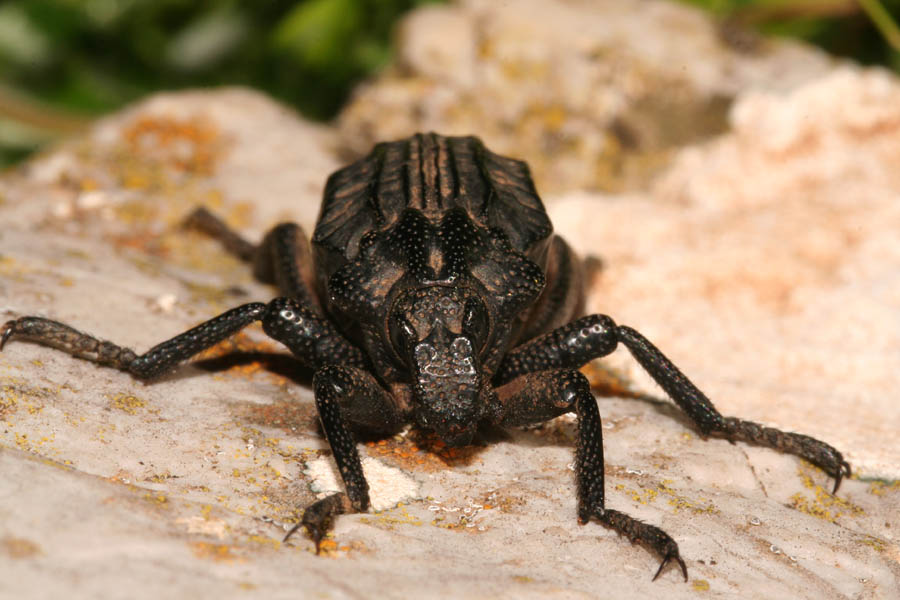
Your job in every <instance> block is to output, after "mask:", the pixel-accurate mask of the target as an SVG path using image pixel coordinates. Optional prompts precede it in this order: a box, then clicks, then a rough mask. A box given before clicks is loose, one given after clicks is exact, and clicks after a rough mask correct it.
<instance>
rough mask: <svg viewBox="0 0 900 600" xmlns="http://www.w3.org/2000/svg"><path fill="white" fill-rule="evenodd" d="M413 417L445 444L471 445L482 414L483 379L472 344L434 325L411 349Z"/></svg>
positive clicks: (466, 339)
mask: <svg viewBox="0 0 900 600" xmlns="http://www.w3.org/2000/svg"><path fill="white" fill-rule="evenodd" d="M413 360H414V363H415V376H416V384H415V398H416V415H417V420H418V423H419V425H420V426H423V427H427V428H429V429H432V430H434V431H435V433H437V434H438V435H439V436H440V437H441V439H442V440H444V442H446V443H447V444H449V445H452V446H462V445H466V444H468V443H470V442H471V440H472V437H473V436H474V434H475V430H476V428H477V425H478V421H479V420H481V418H482V416H483V413H484V408H485V407H484V403H483V402H482V401H481V395H482V394H481V391H482V389H481V388H482V387H483V386H482V378H481V374H480V372H479V369H478V366H477V362H476V356H475V352H474V349H473V347H472V342H471V341H470V340H469V339H468V338H467V337H465V336H460V335H455V334H453V333H451V332H450V331H448V330H447V329H446V328H444V327H443V326H440V325H437V326H435V328H434V329H433V330H432V331H431V333H430V334H429V335H428V336H427V337H426V338H425V339H424V340H423V341H421V342H419V343H418V344H416V345H415V347H414V348H413Z"/></svg>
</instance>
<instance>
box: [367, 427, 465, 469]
mask: <svg viewBox="0 0 900 600" xmlns="http://www.w3.org/2000/svg"><path fill="white" fill-rule="evenodd" d="M366 446H367V447H368V454H369V456H373V457H381V458H385V459H387V460H388V461H389V462H392V463H394V464H395V465H397V466H398V467H400V468H405V469H415V468H419V469H425V470H434V469H445V468H447V467H453V466H456V465H468V464H470V463H471V462H472V460H473V458H474V457H475V456H476V455H477V454H478V453H479V452H480V451H481V449H480V448H479V447H478V446H464V447H460V448H454V447H450V446H447V444H445V443H444V442H443V441H442V440H441V439H440V438H438V437H437V436H436V435H434V434H430V433H425V432H421V431H413V432H412V433H410V435H408V436H394V437H392V438H388V439H384V440H379V441H377V442H367V443H366Z"/></svg>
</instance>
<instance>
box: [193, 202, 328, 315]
mask: <svg viewBox="0 0 900 600" xmlns="http://www.w3.org/2000/svg"><path fill="white" fill-rule="evenodd" d="M184 225H185V226H186V227H190V228H192V229H196V230H198V231H202V232H203V233H205V234H207V235H209V236H210V237H212V238H214V239H216V240H218V241H219V242H220V243H221V244H222V246H223V247H224V248H225V250H227V251H228V252H229V253H230V254H232V255H234V256H235V257H237V258H239V259H241V260H242V261H244V262H248V263H251V264H252V265H253V275H254V276H255V277H256V278H257V279H258V280H260V281H261V282H263V283H271V284H275V285H277V286H278V290H279V292H280V293H281V295H282V296H287V297H289V298H296V299H297V300H300V301H301V302H302V303H304V304H305V305H307V306H309V307H311V308H312V309H314V310H315V311H316V312H318V313H320V314H321V312H322V310H321V305H320V303H319V299H318V297H317V295H316V293H315V291H314V290H315V277H314V276H313V264H312V254H311V253H310V251H309V244H308V242H307V238H306V234H305V233H304V232H303V228H301V227H300V226H299V225H297V224H295V223H281V224H280V225H276V226H275V227H273V228H272V229H270V230H269V232H268V233H267V234H266V235H265V237H263V240H262V242H260V243H259V244H258V245H255V244H253V243H251V242H249V241H247V240H246V239H245V238H244V237H243V236H241V234H239V233H238V232H236V231H234V230H233V229H231V228H230V227H229V226H228V225H227V224H225V223H224V222H223V221H222V220H221V219H219V218H218V217H217V216H216V215H214V214H213V213H211V212H209V211H208V210H206V209H205V208H203V207H202V206H201V207H199V208H197V209H196V210H194V212H192V213H191V214H190V215H188V217H187V219H185V221H184Z"/></svg>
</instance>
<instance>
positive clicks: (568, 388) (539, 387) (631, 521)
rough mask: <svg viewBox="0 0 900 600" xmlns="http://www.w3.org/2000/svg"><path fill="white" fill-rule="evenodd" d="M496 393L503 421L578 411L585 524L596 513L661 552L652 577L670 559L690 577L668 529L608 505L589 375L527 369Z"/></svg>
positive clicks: (580, 498) (518, 422) (523, 421)
mask: <svg viewBox="0 0 900 600" xmlns="http://www.w3.org/2000/svg"><path fill="white" fill-rule="evenodd" d="M497 398H498V401H499V404H500V410H499V416H498V417H497V423H498V424H499V425H503V426H515V425H527V424H529V423H540V422H543V421H546V420H548V419H552V418H553V417H556V416H559V415H561V414H563V413H565V412H574V413H575V414H576V416H577V418H578V442H577V446H576V470H575V472H576V477H577V483H578V522H579V523H581V524H582V525H583V524H585V523H587V522H588V521H590V520H591V519H597V520H598V521H600V522H601V523H603V524H604V525H606V526H607V527H610V528H611V529H614V530H615V531H617V532H619V533H620V534H623V535H626V536H627V537H628V538H629V539H630V540H631V541H632V542H633V543H638V544H643V545H646V546H648V547H650V548H651V549H652V550H653V551H654V552H656V553H657V554H658V555H660V556H661V557H662V563H661V564H660V565H659V569H657V571H656V575H654V577H653V579H656V578H657V577H659V574H660V573H662V570H663V568H664V567H665V566H666V565H667V564H668V563H669V562H671V561H675V562H677V563H678V565H679V566H680V567H681V572H682V574H683V575H684V579H685V581H687V566H686V565H685V564H684V560H683V559H682V558H681V555H680V554H679V553H678V544H677V543H676V542H675V540H673V539H672V537H671V536H669V534H667V533H666V532H665V531H663V530H662V529H660V528H659V527H656V526H654V525H650V524H648V523H642V522H641V521H638V520H637V519H635V518H634V517H630V516H628V515H627V514H625V513H623V512H620V511H617V510H611V509H607V508H606V507H605V503H604V473H603V429H602V428H601V423H600V413H599V411H598V410H597V401H596V399H595V398H594V395H593V394H592V393H591V387H590V384H589V383H588V381H587V378H586V377H585V376H584V375H582V374H581V373H579V372H578V371H575V370H572V369H560V370H552V371H540V372H537V373H528V374H525V375H521V376H520V377H517V378H516V379H514V380H513V381H511V382H509V383H507V384H506V385H503V386H501V387H499V388H497Z"/></svg>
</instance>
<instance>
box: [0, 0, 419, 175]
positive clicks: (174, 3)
mask: <svg viewBox="0 0 900 600" xmlns="http://www.w3.org/2000/svg"><path fill="white" fill-rule="evenodd" d="M429 1H435V0H301V1H296V0H259V1H257V2H239V1H237V0H6V1H4V2H2V3H0V81H2V83H0V166H2V164H4V163H8V162H9V161H10V160H13V159H16V158H19V157H20V156H22V155H23V154H24V153H25V152H27V150H28V149H29V148H31V147H33V146H34V145H36V144H38V143H40V142H41V141H43V140H45V139H46V138H47V137H48V134H49V135H53V134H55V133H58V132H59V131H60V130H61V129H62V130H67V129H68V128H69V127H68V126H70V125H71V124H72V121H73V120H75V121H77V118H75V119H73V115H75V116H76V117H77V116H81V117H82V118H84V117H88V116H93V115H97V114H102V113H104V112H107V111H110V110H113V109H116V108H119V107H121V106H122V105H123V104H126V103H128V102H131V101H133V100H136V99H138V98H141V97H142V96H145V95H147V94H149V93H152V92H154V91H156V90H161V89H178V88H185V87H203V86H217V85H248V86H253V87H256V88H260V89H263V90H265V91H267V92H268V93H269V94H272V95H273V96H276V97H278V98H280V99H281V100H283V101H285V102H287V103H289V104H292V105H294V106H295V107H297V108H298V109H299V110H300V111H301V112H302V113H303V114H304V115H306V116H308V117H311V118H314V119H327V118H330V117H332V116H333V115H334V114H335V113H336V112H337V111H338V110H339V109H340V107H341V105H342V104H343V103H344V102H345V100H346V98H347V95H348V94H349V92H350V90H351V89H352V87H353V85H354V84H355V83H357V82H358V81H359V80H360V79H362V78H365V77H367V76H369V75H370V74H372V73H373V71H375V70H377V69H378V68H379V67H381V66H382V65H384V64H385V63H386V62H387V61H388V59H389V57H390V41H391V40H390V36H391V29H392V27H393V25H394V23H395V22H396V21H397V19H398V18H399V17H401V16H402V15H403V13H405V12H406V11H408V10H410V9H412V8H415V7H416V6H419V5H422V4H425V3H427V2H429ZM61 123H64V124H65V125H64V126H62V127H60V126H59V125H60V124H61Z"/></svg>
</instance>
